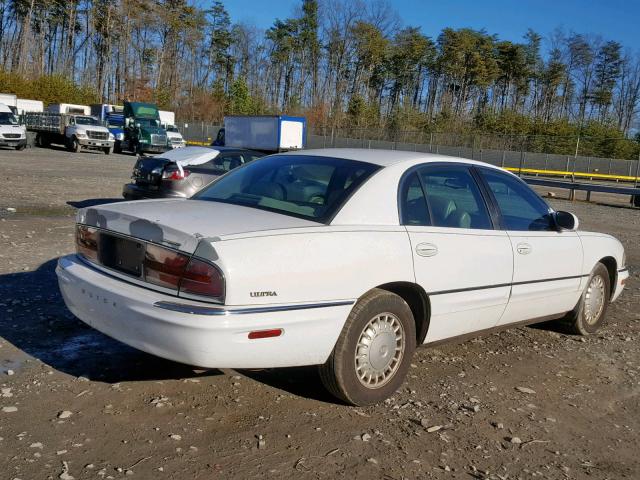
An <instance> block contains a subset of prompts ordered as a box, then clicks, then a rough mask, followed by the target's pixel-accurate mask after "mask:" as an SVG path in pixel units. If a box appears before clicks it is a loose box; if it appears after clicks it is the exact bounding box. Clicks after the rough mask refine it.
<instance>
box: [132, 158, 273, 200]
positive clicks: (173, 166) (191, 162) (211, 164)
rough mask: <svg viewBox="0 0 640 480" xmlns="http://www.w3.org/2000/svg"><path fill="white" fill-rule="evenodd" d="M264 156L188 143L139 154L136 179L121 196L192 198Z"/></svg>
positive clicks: (135, 168)
mask: <svg viewBox="0 0 640 480" xmlns="http://www.w3.org/2000/svg"><path fill="white" fill-rule="evenodd" d="M262 156H264V154H263V153H260V152H256V151H253V150H246V149H242V148H232V147H215V148H211V147H185V148H179V149H175V150H170V151H168V152H165V153H161V154H158V155H153V156H151V157H140V158H138V161H137V162H136V164H135V166H134V167H133V175H132V176H131V179H132V180H133V182H131V183H127V184H126V185H125V186H124V188H123V190H122V196H123V197H124V198H125V199H127V200H138V199H143V198H189V197H191V196H192V195H193V194H194V193H196V192H197V191H198V190H200V189H201V188H202V187H204V186H205V185H207V184H209V183H211V182H212V181H213V180H215V179H216V178H218V177H219V176H220V175H224V174H225V173H227V172H228V171H230V170H233V169H234V168H237V167H239V166H241V165H244V164H245V163H247V162H250V161H252V160H255V159H256V158H260V157H262Z"/></svg>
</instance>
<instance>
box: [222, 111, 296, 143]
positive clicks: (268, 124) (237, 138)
mask: <svg viewBox="0 0 640 480" xmlns="http://www.w3.org/2000/svg"><path fill="white" fill-rule="evenodd" d="M306 133H307V121H306V119H305V117H291V116H288V115H231V116H227V117H224V129H220V131H219V132H218V136H217V137H216V140H215V141H214V143H213V144H214V145H225V146H227V147H238V148H249V149H251V150H259V151H263V152H281V151H284V150H299V149H302V148H304V147H305V145H306Z"/></svg>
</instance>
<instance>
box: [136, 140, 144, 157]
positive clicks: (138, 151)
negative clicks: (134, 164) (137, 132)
mask: <svg viewBox="0 0 640 480" xmlns="http://www.w3.org/2000/svg"><path fill="white" fill-rule="evenodd" d="M134 151H135V154H136V155H137V156H138V157H142V156H143V155H144V152H143V151H142V146H141V145H140V144H139V143H138V144H137V145H136V149H135V150H134Z"/></svg>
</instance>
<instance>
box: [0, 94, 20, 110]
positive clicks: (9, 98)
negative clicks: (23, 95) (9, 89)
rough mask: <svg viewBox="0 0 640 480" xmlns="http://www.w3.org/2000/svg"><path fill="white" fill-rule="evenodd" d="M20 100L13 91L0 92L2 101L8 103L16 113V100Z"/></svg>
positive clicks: (4, 103) (0, 100)
mask: <svg viewBox="0 0 640 480" xmlns="http://www.w3.org/2000/svg"><path fill="white" fill-rule="evenodd" d="M17 101H18V97H17V96H15V95H14V94H13V93H0V103H2V104H3V105H6V106H7V107H9V108H10V109H11V111H12V112H13V113H14V114H15V113H17V110H16V102H17Z"/></svg>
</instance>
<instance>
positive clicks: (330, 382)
mask: <svg viewBox="0 0 640 480" xmlns="http://www.w3.org/2000/svg"><path fill="white" fill-rule="evenodd" d="M384 314H387V315H386V316H385V315H384ZM389 314H391V315H389ZM381 317H386V318H387V319H391V321H393V322H396V323H397V325H399V327H400V330H401V333H402V334H403V336H404V342H402V343H403V350H402V351H401V354H400V355H399V356H398V358H397V359H396V360H395V363H394V362H393V361H392V362H391V364H390V365H395V367H394V368H393V371H392V372H391V373H390V374H389V376H388V377H387V378H385V379H384V380H381V382H380V386H367V385H365V383H364V382H365V381H366V379H364V380H361V379H360V378H359V375H358V373H357V367H356V349H357V345H358V342H359V340H360V337H361V335H363V334H364V331H365V330H366V327H368V326H369V324H370V322H374V321H375V320H376V319H377V318H381ZM387 334H390V332H387ZM378 336H379V337H382V336H383V335H378ZM386 338H389V337H386ZM376 340H377V339H376V338H375V337H374V339H373V340H372V343H373V342H375V341H376ZM395 342H396V347H397V348H401V347H399V346H397V342H398V340H397V338H396V339H395ZM376 346H377V345H376ZM383 348H384V352H385V353H384V354H382V357H381V358H382V359H385V358H386V356H387V352H388V348H386V346H385V345H384V343H382V346H381V347H380V350H377V351H378V353H379V354H380V353H381V352H383V350H382V349H383ZM415 348H416V325H415V320H414V318H413V314H412V313H411V309H410V308H409V305H407V303H406V302H405V301H404V300H403V299H402V298H401V297H399V296H398V295H395V294H393V293H391V292H388V291H386V290H381V289H377V288H376V289H373V290H371V291H370V292H368V293H367V294H365V295H364V296H363V297H362V298H360V300H358V302H357V303H356V304H355V305H354V307H353V309H352V310H351V313H350V314H349V317H348V318H347V321H346V322H345V324H344V327H343V328H342V332H341V333H340V337H339V338H338V341H337V342H336V345H335V347H334V348H333V351H332V352H331V355H330V356H329V359H328V360H327V362H326V363H325V364H324V365H322V366H320V378H321V379H322V383H323V384H324V386H325V388H326V389H327V390H329V392H331V394H333V395H334V396H336V397H337V398H339V399H340V400H342V401H344V402H346V403H349V404H351V405H372V404H375V403H379V402H381V401H383V400H385V399H387V398H389V397H390V396H391V395H393V393H394V392H395V391H396V390H397V389H398V388H399V387H400V386H401V385H402V383H403V381H404V378H405V376H406V374H407V370H408V369H409V365H410V364H411V357H412V355H413V352H414V350H415ZM378 357H380V355H378ZM359 358H366V359H368V358H369V357H367V356H366V355H359ZM393 358H395V356H394V357H393ZM379 359H380V358H379ZM367 361H368V360H367ZM383 361H384V360H383ZM390 365H389V366H387V367H386V368H390Z"/></svg>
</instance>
